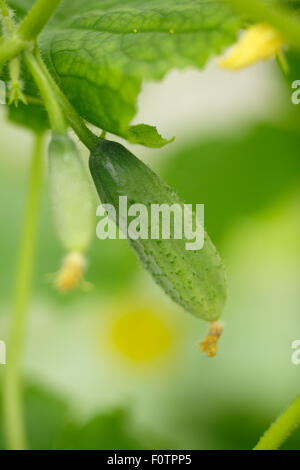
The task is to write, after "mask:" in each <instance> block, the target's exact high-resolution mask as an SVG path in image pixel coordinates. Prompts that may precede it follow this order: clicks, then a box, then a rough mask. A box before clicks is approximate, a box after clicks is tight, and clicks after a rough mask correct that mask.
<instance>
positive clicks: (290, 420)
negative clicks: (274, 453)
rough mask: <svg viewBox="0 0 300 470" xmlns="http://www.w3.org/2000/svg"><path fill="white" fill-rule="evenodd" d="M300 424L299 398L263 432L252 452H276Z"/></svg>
mask: <svg viewBox="0 0 300 470" xmlns="http://www.w3.org/2000/svg"><path fill="white" fill-rule="evenodd" d="M299 423H300V396H299V397H298V398H297V399H296V400H295V401H294V402H293V403H292V404H291V405H290V406H289V408H288V409H287V410H286V411H285V412H284V413H283V414H282V415H281V416H279V418H278V419H277V420H276V421H275V423H274V424H272V426H271V427H270V428H269V429H268V430H267V431H266V432H265V434H264V435H263V436H262V437H261V438H260V440H259V442H258V443H257V444H256V446H255V447H254V449H253V450H277V449H279V447H280V446H281V444H283V442H285V441H286V439H287V438H288V437H289V436H290V434H291V433H292V432H293V431H294V429H295V428H296V427H297V426H298V424H299Z"/></svg>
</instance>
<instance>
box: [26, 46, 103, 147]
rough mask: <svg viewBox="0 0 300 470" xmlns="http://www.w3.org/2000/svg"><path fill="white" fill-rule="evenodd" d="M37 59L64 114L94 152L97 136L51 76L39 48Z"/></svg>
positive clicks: (36, 53) (36, 52)
mask: <svg viewBox="0 0 300 470" xmlns="http://www.w3.org/2000/svg"><path fill="white" fill-rule="evenodd" d="M35 57H36V60H37V62H38V64H39V66H40V69H41V71H42V72H43V73H44V75H45V77H46V78H47V80H48V82H49V85H51V87H52V89H53V91H55V93H56V96H57V99H58V101H59V103H60V105H61V107H62V109H63V110H64V113H65V115H66V117H67V119H68V121H69V123H70V125H71V127H72V128H73V130H74V132H75V133H76V134H77V136H78V138H79V139H80V140H81V142H82V143H83V144H84V145H85V146H86V147H87V148H88V149H89V150H93V149H94V147H95V145H96V143H97V141H98V138H97V136H96V135H95V134H94V133H93V132H92V131H90V129H89V128H88V127H87V126H86V125H85V123H84V121H83V119H82V118H81V116H80V115H79V114H78V113H77V111H76V110H75V109H74V108H73V106H72V104H71V103H70V102H69V100H68V98H67V97H66V96H65V95H64V93H63V92H62V91H61V89H60V88H59V86H58V85H57V83H56V82H55V80H54V79H53V77H52V75H51V74H50V72H49V70H48V69H47V67H46V65H45V63H44V61H43V59H42V57H41V54H40V52H39V50H38V48H36V51H35Z"/></svg>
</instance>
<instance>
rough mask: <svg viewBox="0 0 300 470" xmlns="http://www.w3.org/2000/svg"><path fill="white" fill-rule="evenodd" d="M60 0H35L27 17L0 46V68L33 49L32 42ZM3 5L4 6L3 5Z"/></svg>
mask: <svg viewBox="0 0 300 470" xmlns="http://www.w3.org/2000/svg"><path fill="white" fill-rule="evenodd" d="M60 2H61V0H37V2H36V3H35V4H34V6H33V7H32V9H31V10H30V12H29V13H28V15H27V16H26V17H25V18H24V20H23V21H22V22H21V23H20V25H19V26H18V28H17V29H16V31H15V34H13V35H12V36H11V37H8V38H7V39H5V40H4V41H3V42H1V46H0V68H1V67H2V66H3V65H4V64H5V63H6V62H7V61H8V60H11V59H13V58H14V57H16V56H17V55H19V54H21V52H23V51H25V50H28V49H29V50H30V49H32V48H33V42H34V41H35V39H36V38H37V36H38V35H39V33H40V32H41V31H42V29H43V28H44V27H45V25H46V24H47V22H48V21H49V19H50V17H51V16H52V14H53V13H54V11H55V10H56V8H57V7H58V5H59V4H60ZM3 5H4V4H3Z"/></svg>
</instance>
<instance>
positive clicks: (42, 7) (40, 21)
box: [18, 0, 61, 41]
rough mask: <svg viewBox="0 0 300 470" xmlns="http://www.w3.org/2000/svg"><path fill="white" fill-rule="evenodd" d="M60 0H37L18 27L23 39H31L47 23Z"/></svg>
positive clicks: (34, 37) (35, 36)
mask: <svg viewBox="0 0 300 470" xmlns="http://www.w3.org/2000/svg"><path fill="white" fill-rule="evenodd" d="M60 3H61V0H37V2H36V3H35V4H34V5H33V7H32V9H31V10H30V12H29V13H28V15H27V16H26V17H25V18H24V20H23V21H22V23H21V24H20V26H19V28H18V35H19V36H20V38H21V39H23V40H24V41H33V40H34V39H36V38H37V36H38V35H39V34H40V32H41V31H42V29H43V28H44V27H45V25H46V24H47V23H48V21H49V19H50V17H51V16H52V15H53V13H54V11H55V10H56V9H57V7H58V5H59V4H60Z"/></svg>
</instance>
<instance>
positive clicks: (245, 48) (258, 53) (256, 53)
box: [219, 23, 284, 70]
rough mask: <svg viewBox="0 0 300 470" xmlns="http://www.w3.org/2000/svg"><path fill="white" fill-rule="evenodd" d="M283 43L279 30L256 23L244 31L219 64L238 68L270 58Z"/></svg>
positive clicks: (224, 66) (277, 52) (277, 51)
mask: <svg viewBox="0 0 300 470" xmlns="http://www.w3.org/2000/svg"><path fill="white" fill-rule="evenodd" d="M283 44H284V39H283V37H282V35H281V33H279V31H277V30H276V29H274V28H272V27H271V26H269V25H268V24H265V23H261V24H256V25H253V26H251V27H250V28H248V29H247V30H246V31H245V33H244V34H243V36H242V38H241V39H240V40H239V41H238V42H237V44H236V45H235V46H234V47H233V49H232V50H231V51H230V53H229V55H228V56H227V57H226V58H224V59H222V60H221V61H220V63H219V65H220V66H221V67H223V68H227V69H233V70H238V69H241V68H243V67H247V66H248V65H251V64H253V63H254V62H257V61H259V60H266V59H271V58H272V57H274V56H275V55H277V54H279V53H280V50H281V48H282V46H283Z"/></svg>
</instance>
